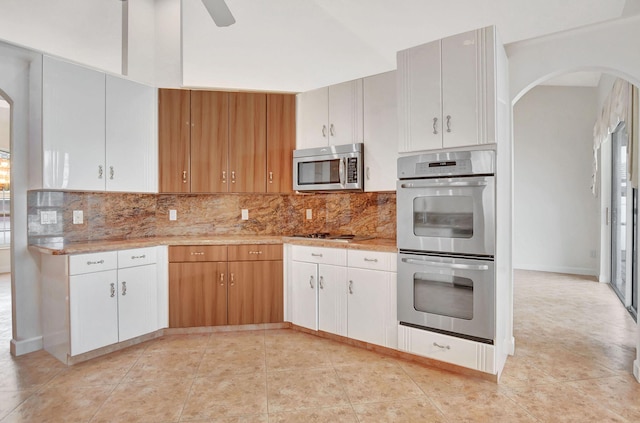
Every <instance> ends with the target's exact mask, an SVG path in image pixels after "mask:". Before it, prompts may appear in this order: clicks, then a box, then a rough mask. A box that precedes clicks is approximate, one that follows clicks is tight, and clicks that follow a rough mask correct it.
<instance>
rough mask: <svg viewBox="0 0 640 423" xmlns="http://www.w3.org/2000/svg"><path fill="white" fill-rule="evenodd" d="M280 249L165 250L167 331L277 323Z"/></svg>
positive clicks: (280, 306)
mask: <svg viewBox="0 0 640 423" xmlns="http://www.w3.org/2000/svg"><path fill="white" fill-rule="evenodd" d="M283 309H284V307H283V271H282V245H230V246H226V245H225V246H172V247H169V327H197V326H219V325H244V324H256V323H277V322H282V321H283V320H284V312H283Z"/></svg>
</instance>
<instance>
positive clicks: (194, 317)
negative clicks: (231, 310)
mask: <svg viewBox="0 0 640 423" xmlns="http://www.w3.org/2000/svg"><path fill="white" fill-rule="evenodd" d="M226 273H227V262H193V263H169V327H172V328H184V327H196V326H218V325H226V324H227V284H226V280H225V279H226Z"/></svg>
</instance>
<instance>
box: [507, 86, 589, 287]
mask: <svg viewBox="0 0 640 423" xmlns="http://www.w3.org/2000/svg"><path fill="white" fill-rule="evenodd" d="M596 116H597V90H596V89H595V88H582V87H550V86H538V87H536V88H534V89H532V90H531V91H529V92H528V93H527V94H525V95H524V96H523V97H522V98H521V99H520V101H518V103H516V105H515V107H514V109H513V122H514V127H513V131H514V168H515V171H514V173H515V175H514V176H515V177H514V203H515V222H514V223H515V224H514V267H516V268H519V269H530V270H543V271H553V272H563V273H577V274H586V275H596V272H597V267H598V261H597V258H596V257H591V254H592V252H593V253H594V254H595V252H596V251H597V250H598V249H599V236H600V228H599V221H598V207H599V206H598V201H597V199H596V198H594V197H593V196H592V194H591V189H590V187H591V170H592V157H593V154H592V142H593V136H592V132H593V125H594V122H595V119H596Z"/></svg>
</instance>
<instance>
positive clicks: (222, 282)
mask: <svg viewBox="0 0 640 423" xmlns="http://www.w3.org/2000/svg"><path fill="white" fill-rule="evenodd" d="M220 286H224V273H220Z"/></svg>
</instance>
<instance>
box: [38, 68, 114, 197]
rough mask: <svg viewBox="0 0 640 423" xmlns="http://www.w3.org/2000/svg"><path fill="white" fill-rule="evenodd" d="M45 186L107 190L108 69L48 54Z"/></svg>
mask: <svg viewBox="0 0 640 423" xmlns="http://www.w3.org/2000/svg"><path fill="white" fill-rule="evenodd" d="M42 83H43V84H42V89H43V92H42V103H43V104H42V106H43V107H42V154H43V157H42V160H43V174H42V179H43V181H42V184H43V188H45V189H47V188H52V189H69V190H104V186H105V185H104V182H105V180H104V177H105V176H104V175H105V172H104V161H105V160H104V158H105V150H104V140H105V74H104V73H102V72H97V71H94V70H91V69H87V68H84V67H81V66H77V65H74V64H71V63H67V62H64V61H60V60H56V59H53V58H51V57H47V56H44V58H43V79H42Z"/></svg>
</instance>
